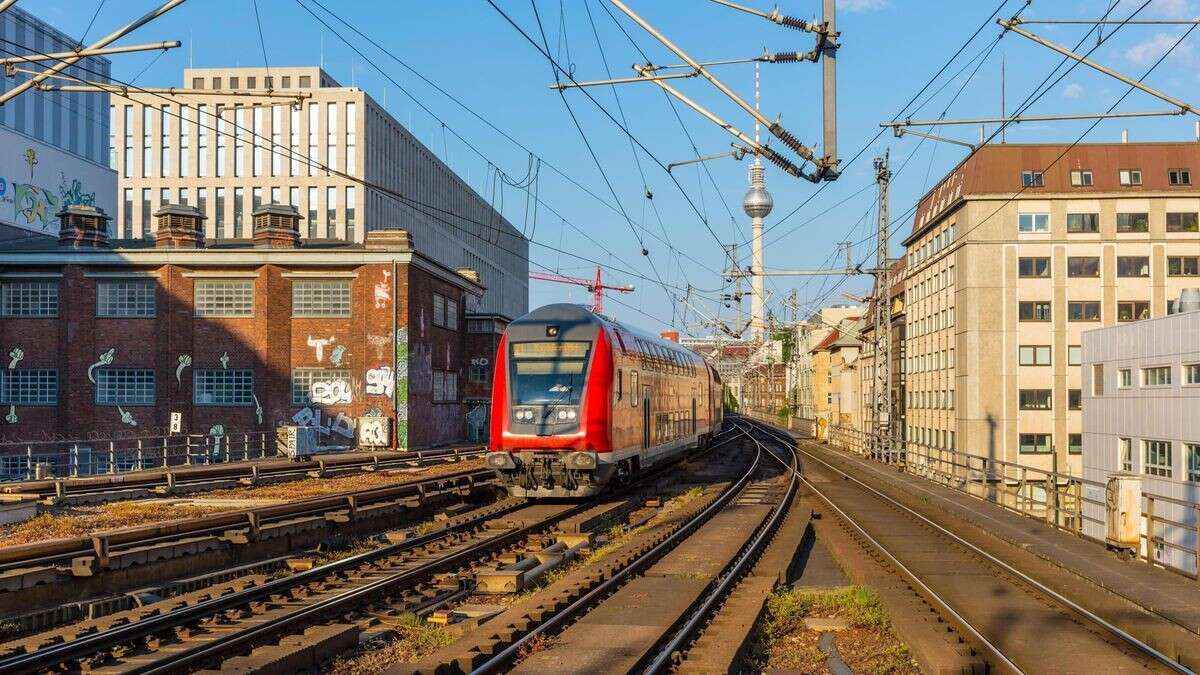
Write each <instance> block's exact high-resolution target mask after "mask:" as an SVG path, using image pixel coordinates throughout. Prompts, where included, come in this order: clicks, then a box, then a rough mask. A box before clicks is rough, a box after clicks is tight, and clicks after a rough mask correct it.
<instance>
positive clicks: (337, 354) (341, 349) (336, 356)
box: [329, 345, 346, 368]
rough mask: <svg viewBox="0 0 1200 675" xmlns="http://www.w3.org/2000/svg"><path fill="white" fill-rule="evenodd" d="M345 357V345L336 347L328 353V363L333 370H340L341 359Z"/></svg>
mask: <svg viewBox="0 0 1200 675" xmlns="http://www.w3.org/2000/svg"><path fill="white" fill-rule="evenodd" d="M345 355H346V345H338V346H336V347H334V348H333V351H332V352H330V353H329V362H330V363H332V364H333V365H334V367H335V368H341V367H342V357H343V356H345Z"/></svg>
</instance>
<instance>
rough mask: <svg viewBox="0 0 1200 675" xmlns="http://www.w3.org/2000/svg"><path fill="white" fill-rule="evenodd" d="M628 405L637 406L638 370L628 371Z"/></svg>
mask: <svg viewBox="0 0 1200 675" xmlns="http://www.w3.org/2000/svg"><path fill="white" fill-rule="evenodd" d="M629 405H630V406H632V407H634V408H636V407H638V371H636V370H631V371H629Z"/></svg>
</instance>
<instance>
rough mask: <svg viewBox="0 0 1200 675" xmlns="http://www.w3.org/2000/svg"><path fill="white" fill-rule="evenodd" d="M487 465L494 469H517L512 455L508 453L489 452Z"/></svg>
mask: <svg viewBox="0 0 1200 675" xmlns="http://www.w3.org/2000/svg"><path fill="white" fill-rule="evenodd" d="M487 465H488V467H490V468H493V469H515V468H517V463H516V462H515V461H513V458H512V455H510V454H508V453H507V452H489V453H488V456H487Z"/></svg>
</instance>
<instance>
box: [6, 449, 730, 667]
mask: <svg viewBox="0 0 1200 675" xmlns="http://www.w3.org/2000/svg"><path fill="white" fill-rule="evenodd" d="M726 433H729V432H726ZM722 435H725V434H723V433H722V434H717V435H716V437H714V440H715V442H714V443H713V444H712V445H710V446H709V448H708V449H712V448H716V447H718V446H721V445H724V444H726V443H728V442H730V441H732V440H734V439H736V438H737V437H738V435H737V434H732V435H730V436H729V437H728V438H724V439H721V440H716V438H717V437H719V436H722ZM658 473H659V472H657V471H651V472H649V473H648V474H647V476H646V477H653V476H655V475H657V474H658ZM433 480H436V479H433ZM639 482H640V481H639ZM526 503H528V500H521V501H520V502H518V503H514V504H513V505H512V506H510V507H508V508H505V509H503V510H501V511H498V512H497V513H493V514H489V515H487V516H486V518H493V517H495V516H496V515H499V514H500V513H506V512H509V511H512V510H514V509H516V508H519V507H520V506H521V505H523V504H526ZM593 504H594V502H593V501H590V500H589V501H586V502H583V503H581V504H578V505H576V506H574V507H571V508H569V509H567V510H565V511H562V512H561V513H557V514H553V515H551V516H549V517H547V518H545V519H543V520H541V521H539V522H537V523H533V524H531V525H528V526H526V527H523V528H519V529H516V530H512V531H510V532H506V533H504V534H501V535H498V536H496V537H491V538H488V539H485V540H483V541H480V542H478V543H476V544H474V545H472V546H470V547H468V548H465V549H463V550H461V551H457V552H455V553H452V554H450V555H447V556H443V557H441V558H438V559H436V560H432V561H429V562H428V563H425V564H423V565H420V566H418V567H416V568H412V569H408V570H404V571H402V572H398V573H396V574H393V575H390V576H388V577H385V578H383V579H379V580H376V581H373V582H370V583H368V584H365V585H363V586H359V587H356V588H353V589H350V590H348V591H345V592H343V593H339V594H338V595H335V596H333V597H330V598H326V599H325V600H322V601H320V602H318V603H314V604H312V605H309V606H306V607H304V608H302V609H300V610H298V611H297V612H295V613H292V614H288V615H287V616H285V617H282V618H281V619H280V620H276V621H272V622H268V623H264V624H260V625H258V626H255V627H253V628H250V629H248V630H246V631H243V632H240V633H237V634H235V635H230V636H223V637H222V638H221V639H220V640H217V641H213V642H209V643H205V644H203V645H198V646H196V647H195V648H193V649H191V650H186V651H182V652H174V653H172V655H171V657H170V660H169V661H168V662H167V663H161V664H147V665H146V666H144V667H141V668H135V669H131V670H130V671H129V672H131V673H166V672H175V671H177V670H179V669H180V667H181V666H184V665H186V664H189V663H194V662H196V661H200V660H203V659H206V658H212V657H214V656H216V655H217V654H219V653H222V652H226V651H228V650H230V649H231V648H233V647H237V646H240V645H243V644H246V643H247V642H253V641H254V640H256V639H257V638H259V637H263V636H265V635H268V634H273V633H277V632H279V631H280V630H284V629H286V628H287V627H288V626H291V625H294V624H296V623H298V622H302V621H304V620H305V619H308V618H310V617H312V616H317V615H320V613H322V612H326V611H332V610H334V609H336V608H338V607H339V606H341V605H345V604H350V603H353V602H356V601H358V600H359V599H361V598H364V597H369V596H370V595H372V594H374V593H377V592H380V591H384V590H386V589H388V588H390V587H391V586H393V585H399V584H403V583H404V582H405V581H408V580H411V579H414V578H418V577H419V576H420V575H422V574H430V573H432V572H434V571H436V570H437V569H440V568H443V567H447V566H453V565H455V564H457V563H459V562H460V561H462V560H465V559H467V558H470V557H472V556H477V555H478V554H479V553H480V552H482V551H486V550H489V549H493V548H495V547H503V546H506V545H508V544H509V543H511V542H513V541H515V540H519V539H520V538H521V537H524V536H527V535H528V534H529V533H531V532H534V531H536V530H538V529H541V528H544V527H545V526H546V525H547V524H550V523H552V522H555V521H558V520H561V519H563V518H568V517H570V516H572V515H575V514H577V513H580V512H582V511H584V510H586V509H587V508H590V507H591V506H592V505H593ZM482 519H483V518H481V519H476V520H472V521H469V522H466V523H462V524H459V525H458V526H455V527H452V528H447V529H445V530H441V531H438V532H431V533H428V534H425V535H420V536H418V537H414V538H412V539H409V540H407V541H404V542H400V543H397V544H393V545H391V546H387V547H383V548H381V549H376V550H374V551H368V552H366V553H361V554H358V555H355V556H351V557H348V558H344V559H341V560H337V561H334V562H332V563H329V564H327V565H322V566H320V567H315V568H313V569H311V570H307V571H304V572H300V573H297V574H295V575H292V576H289V577H285V578H282V579H276V580H274V581H270V582H268V583H266V584H263V585H262V586H258V587H254V588H248V589H245V590H243V591H238V592H235V593H231V594H228V595H225V596H221V597H218V598H213V599H211V600H207V601H204V602H201V603H197V604H196V605H191V606H187V607H181V608H179V609H176V610H174V611H171V612H168V613H166V614H160V615H156V616H154V617H150V618H148V619H145V620H143V621H139V622H136V623H132V624H127V625H124V626H118V627H115V628H111V629H109V630H107V631H103V632H98V633H93V634H91V635H88V636H86V637H83V638H79V639H76V640H73V641H70V642H66V643H62V644H59V645H54V646H52V647H48V648H45V649H42V650H38V651H36V652H32V653H29V654H21V655H17V656H13V657H8V658H4V659H0V672H3V673H9V672H18V673H20V672H32V671H37V670H39V669H44V668H47V667H51V666H54V665H56V664H59V663H62V662H64V661H70V660H75V659H79V658H85V657H87V656H90V655H92V654H95V653H98V652H101V651H103V650H105V649H107V648H111V647H113V646H116V645H119V644H124V643H128V642H130V641H134V640H138V639H141V638H144V637H147V636H149V635H152V634H154V633H157V632H161V631H163V630H168V629H170V628H174V627H176V626H180V625H185V624H187V623H190V622H193V621H196V620H199V619H203V618H204V617H206V616H211V615H213V614H216V613H218V612H221V611H225V610H227V609H231V608H234V607H237V606H241V605H245V604H247V603H249V602H254V601H255V600H258V599H261V598H264V597H270V596H271V595H273V594H276V593H280V592H285V591H287V590H289V589H291V588H295V587H299V586H302V585H305V584H308V583H312V582H314V581H318V580H320V579H322V578H325V577H329V576H331V575H334V574H337V573H338V572H340V571H342V570H346V569H349V568H352V567H356V566H359V565H362V564H365V563H369V562H371V561H374V560H377V559H381V558H385V557H388V556H392V555H397V554H400V553H404V552H405V551H408V550H411V549H413V548H417V547H419V546H423V545H425V544H428V543H431V542H434V541H437V540H439V539H443V538H446V537H449V536H450V535H451V534H454V533H456V532H461V531H464V530H466V529H469V528H470V527H472V526H473V525H476V524H478V522H479V520H482Z"/></svg>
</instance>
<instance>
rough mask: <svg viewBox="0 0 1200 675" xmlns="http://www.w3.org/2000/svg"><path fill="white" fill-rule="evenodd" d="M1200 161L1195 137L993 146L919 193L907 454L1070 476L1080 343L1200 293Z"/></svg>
mask: <svg viewBox="0 0 1200 675" xmlns="http://www.w3.org/2000/svg"><path fill="white" fill-rule="evenodd" d="M1198 167H1200V145H1198V144H1196V143H1098V144H1079V145H1075V146H1068V145H1066V144H1045V145H1019V144H1008V145H987V146H984V147H982V148H979V150H978V151H977V152H975V153H973V154H972V155H970V156H969V157H968V158H967V159H965V160H964V161H963V162H962V163H960V164H959V165H958V166H957V167H955V168H954V170H953V171H951V172H950V173H949V175H947V176H946V177H945V178H944V179H942V180H941V181H940V182H939V183H938V185H937V186H936V187H934V188H933V189H932V190H930V191H929V192H928V193H927V194H926V195H925V196H924V197H922V199H921V200H920V202H919V203H918V205H917V209H916V214H915V216H914V223H913V230H912V233H911V234H910V235H909V236H908V237H907V238H905V240H904V245H905V246H906V247H907V258H908V261H907V265H908V268H907V272H906V282H905V302H906V315H905V319H906V326H905V341H906V345H905V358H906V361H907V362H906V367H905V369H904V370H905V386H906V394H905V396H906V399H907V401H906V403H907V406H906V407H907V410H906V415H907V419H906V421H905V423H906V425H907V429H906V438H907V439H908V441H909V445H910V453H909V457H910V458H911V457H914V456H915V455H921V454H923V453H924V452H925V451H926V450H931V451H934V452H935V453H936V452H937V451H943V450H952V449H957V450H960V451H965V452H969V453H972V454H975V455H983V456H987V457H992V458H995V459H1001V460H1007V461H1010V462H1020V463H1022V464H1026V465H1029V466H1035V467H1039V468H1043V469H1055V468H1057V469H1058V470H1060V471H1062V472H1064V473H1065V472H1067V471H1070V472H1072V473H1074V474H1076V475H1078V474H1079V472H1080V470H1081V468H1082V467H1081V461H1080V451H1081V446H1082V443H1081V433H1082V423H1081V412H1080V408H1081V404H1082V397H1081V388H1082V386H1083V385H1082V380H1081V374H1080V364H1081V363H1082V355H1081V344H1082V335H1083V333H1084V332H1085V331H1088V330H1092V329H1095V328H1100V327H1105V326H1112V325H1116V324H1119V323H1125V322H1130V321H1137V320H1141V319H1147V318H1157V317H1162V316H1166V315H1167V314H1169V313H1170V312H1171V310H1172V309H1173V306H1174V302H1175V298H1177V297H1178V296H1179V292H1180V291H1181V290H1182V289H1183V288H1184V287H1185V286H1194V285H1195V284H1196V277H1197V275H1200V232H1198V231H1197V217H1198V214H1200V190H1198V189H1197V187H1196V185H1195V184H1194V182H1193V181H1192V177H1191V171H1192V170H1193V169H1197V168H1198ZM912 450H916V453H915V455H914V452H912Z"/></svg>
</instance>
